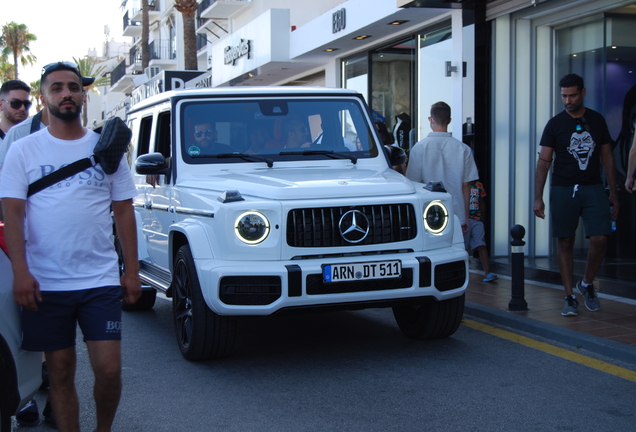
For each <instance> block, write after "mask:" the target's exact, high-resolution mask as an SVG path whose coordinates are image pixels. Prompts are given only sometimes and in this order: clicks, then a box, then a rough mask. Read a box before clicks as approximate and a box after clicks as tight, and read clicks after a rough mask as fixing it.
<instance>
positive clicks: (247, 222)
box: [234, 211, 269, 245]
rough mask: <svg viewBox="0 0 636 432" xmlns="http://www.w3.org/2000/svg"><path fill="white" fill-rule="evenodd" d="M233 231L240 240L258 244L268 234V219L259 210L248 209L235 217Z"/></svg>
mask: <svg viewBox="0 0 636 432" xmlns="http://www.w3.org/2000/svg"><path fill="white" fill-rule="evenodd" d="M234 232H235V233H236V236H237V237H238V238H239V240H241V241H242V242H244V243H247V244H251V245H254V244H258V243H260V242H262V241H263V240H265V239H266V238H267V236H268V235H269V221H268V220H267V218H266V217H265V215H263V214H261V213H259V212H256V211H248V212H245V213H243V214H242V215H240V216H239V217H238V218H236V222H235V223H234Z"/></svg>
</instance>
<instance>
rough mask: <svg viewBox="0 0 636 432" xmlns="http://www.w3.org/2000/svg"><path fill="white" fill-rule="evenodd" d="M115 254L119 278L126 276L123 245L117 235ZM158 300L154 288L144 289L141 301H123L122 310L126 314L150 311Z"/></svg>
mask: <svg viewBox="0 0 636 432" xmlns="http://www.w3.org/2000/svg"><path fill="white" fill-rule="evenodd" d="M114 242H115V252H117V266H118V267H119V276H120V277H121V275H123V274H124V254H123V252H122V249H121V243H120V242H119V237H117V235H115V240H114ZM156 299H157V291H156V290H155V289H154V288H144V289H142V291H141V296H140V297H139V299H138V300H137V301H136V302H135V303H133V304H130V303H126V302H125V301H123V300H122V301H121V310H123V311H126V312H137V311H145V310H150V309H152V307H153V306H154V305H155V300H156Z"/></svg>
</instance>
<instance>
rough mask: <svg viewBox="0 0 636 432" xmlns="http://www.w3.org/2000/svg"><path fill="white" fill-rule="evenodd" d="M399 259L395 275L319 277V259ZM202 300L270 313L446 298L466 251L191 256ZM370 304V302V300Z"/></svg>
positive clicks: (461, 275)
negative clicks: (283, 257)
mask: <svg viewBox="0 0 636 432" xmlns="http://www.w3.org/2000/svg"><path fill="white" fill-rule="evenodd" d="M380 260H382V261H390V260H400V261H401V263H402V276H401V277H400V278H395V279H371V280H353V281H348V282H330V283H327V282H324V280H323V277H322V266H323V265H324V264H332V265H334V264H351V263H368V262H373V261H380ZM195 264H196V267H197V272H198V276H199V282H200V284H201V290H202V292H203V295H204V298H205V300H206V303H207V304H208V306H209V307H210V309H212V310H213V311H214V312H216V313H217V314H219V315H271V314H274V313H278V312H281V311H283V310H287V309H302V308H312V307H313V308H321V307H324V308H329V307H338V308H345V309H346V308H348V306H349V307H350V308H352V309H353V308H360V307H365V306H363V305H365V304H367V305H373V304H382V303H387V302H390V301H401V300H408V299H421V298H429V299H430V300H432V301H441V300H447V299H450V298H453V297H458V296H460V295H462V294H463V293H464V291H465V290H466V286H467V284H468V254H467V253H466V251H465V250H464V249H461V248H459V247H457V246H451V247H448V248H444V249H438V250H432V251H426V252H407V253H395V254H385V255H381V256H378V257H370V256H347V257H337V258H330V257H325V258H322V259H315V258H314V259H306V260H290V261H259V262H254V261H251V262H237V261H222V260H214V259H209V260H201V259H199V260H195ZM369 307H370V306H369Z"/></svg>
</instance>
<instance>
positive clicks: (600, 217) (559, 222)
mask: <svg viewBox="0 0 636 432" xmlns="http://www.w3.org/2000/svg"><path fill="white" fill-rule="evenodd" d="M550 207H551V209H550V212H551V220H552V236H553V237H574V236H575V234H576V228H577V226H578V225H579V217H580V218H582V219H583V226H584V227H585V237H590V236H596V235H610V234H611V233H612V222H611V219H610V205H609V199H608V198H607V195H606V194H605V188H604V187H603V185H601V184H597V185H576V186H552V189H551V190H550Z"/></svg>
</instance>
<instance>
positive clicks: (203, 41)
mask: <svg viewBox="0 0 636 432" xmlns="http://www.w3.org/2000/svg"><path fill="white" fill-rule="evenodd" d="M206 46H208V38H207V37H206V36H205V35H204V34H198V35H197V51H200V50H202V49H203V48H205V47H206Z"/></svg>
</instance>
